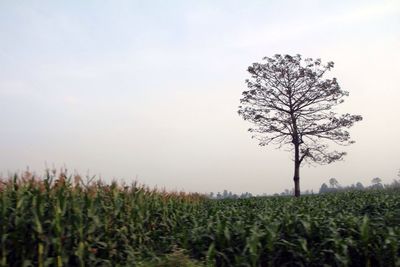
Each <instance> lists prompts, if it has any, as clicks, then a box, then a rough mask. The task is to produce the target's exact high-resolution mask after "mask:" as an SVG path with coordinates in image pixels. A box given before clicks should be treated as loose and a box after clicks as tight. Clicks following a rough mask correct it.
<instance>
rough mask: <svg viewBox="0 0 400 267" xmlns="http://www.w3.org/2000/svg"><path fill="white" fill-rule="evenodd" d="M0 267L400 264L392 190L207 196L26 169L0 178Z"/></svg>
mask: <svg viewBox="0 0 400 267" xmlns="http://www.w3.org/2000/svg"><path fill="white" fill-rule="evenodd" d="M0 196H1V197H0V212H1V215H0V227H1V228H0V233H1V251H0V265H1V266H40V267H41V266H324V265H325V266H400V190H399V189H388V190H369V191H352V192H343V193H335V194H325V195H313V196H303V197H301V198H292V197H259V198H250V199H239V200H210V199H206V198H204V197H202V196H201V195H197V194H184V193H168V192H163V191H157V190H150V189H148V188H146V187H143V186H139V185H137V184H133V185H130V186H122V185H118V184H117V183H112V184H110V185H107V184H102V183H100V182H95V183H91V184H89V185H88V184H85V183H82V179H80V177H79V176H77V177H75V178H72V179H68V178H67V177H66V176H65V175H60V176H58V177H57V178H56V177H54V175H52V174H49V175H48V176H47V178H45V179H43V180H39V179H36V178H34V177H33V176H32V175H31V174H26V175H24V177H22V178H18V177H15V178H13V179H7V180H2V181H1V183H0Z"/></svg>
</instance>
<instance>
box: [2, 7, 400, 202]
mask: <svg viewBox="0 0 400 267" xmlns="http://www.w3.org/2000/svg"><path fill="white" fill-rule="evenodd" d="M276 53H281V54H297V53H299V54H302V55H303V56H304V57H314V58H317V57H318V58H321V59H322V60H323V61H324V62H326V61H334V62H335V68H334V69H333V71H332V72H331V75H333V76H335V77H337V79H338V81H339V84H340V85H341V87H342V88H343V89H345V90H347V91H349V92H350V96H349V97H348V98H347V99H346V102H345V103H344V104H343V105H341V107H340V108H339V109H338V110H339V111H341V112H350V113H354V114H361V115H363V117H364V120H363V121H362V122H360V123H358V124H357V125H356V126H354V127H353V128H352V129H351V131H350V132H351V135H352V137H353V139H354V140H355V141H356V144H354V145H352V146H351V147H345V148H344V149H345V150H346V151H347V152H348V156H347V157H346V158H345V161H343V162H338V163H334V164H331V165H327V166H318V165H316V166H311V167H307V166H304V167H303V168H302V170H301V180H300V181H301V189H302V190H305V189H314V190H315V191H316V190H318V189H319V187H320V185H321V183H323V182H327V181H328V179H329V178H331V177H335V178H336V179H337V180H338V181H339V182H340V183H341V184H343V185H348V184H351V183H355V182H357V181H360V182H362V183H364V185H367V184H369V183H370V181H371V179H372V178H374V177H377V176H378V177H381V178H382V179H383V180H384V182H386V183H389V182H391V181H392V180H393V179H394V178H396V174H397V172H398V169H399V168H400V156H399V155H400V142H399V137H400V123H399V121H400V120H399V118H398V116H399V115H400V103H399V102H400V87H399V82H398V81H399V78H400V67H399V66H400V64H399V62H400V1H382V0H378V1H365V0H362V1H311V0H310V1H282V0H276V1H232V0H226V1H188V0H185V1H161V0H160V1H40V2H38V1H5V0H4V1H1V2H0V107H1V112H0V123H1V124H0V151H1V154H0V171H1V172H2V174H3V176H4V175H7V173H8V172H15V171H22V170H24V169H25V168H26V166H29V167H30V169H31V170H33V171H36V172H37V173H43V170H44V169H45V163H46V162H47V165H48V166H50V167H51V166H52V165H53V164H54V166H56V167H57V168H60V167H62V166H64V165H66V166H67V167H68V169H69V170H70V171H72V170H74V169H76V170H77V171H78V172H80V173H82V174H86V172H87V170H89V171H90V174H93V175H94V174H97V175H101V177H102V178H103V179H105V180H108V181H109V180H111V179H113V178H119V179H124V180H125V181H127V182H129V181H131V180H133V179H136V178H137V179H138V180H139V181H140V182H141V183H145V184H147V185H150V186H156V185H157V186H158V187H166V188H167V189H169V190H186V191H198V192H210V191H213V192H217V191H222V190H224V189H227V190H231V191H233V192H245V191H249V192H252V193H255V194H259V193H263V192H265V193H269V194H270V193H274V192H282V191H283V190H284V189H285V188H288V189H291V188H292V187H293V181H292V176H293V163H292V161H291V158H292V155H291V153H289V152H287V151H284V150H277V149H276V148H275V147H273V146H268V147H259V146H258V145H257V142H256V140H254V139H251V134H250V133H248V132H247V128H249V127H250V126H251V125H250V124H248V123H247V122H245V121H243V120H242V118H241V117H239V116H238V114H237V107H238V105H239V99H240V98H241V92H242V91H243V90H245V89H246V86H245V82H244V80H245V79H246V78H248V77H249V75H248V73H247V72H246V69H247V67H248V66H249V65H250V64H251V63H253V62H257V61H260V60H261V58H262V57H264V56H272V55H274V54H276Z"/></svg>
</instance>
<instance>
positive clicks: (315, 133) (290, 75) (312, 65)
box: [239, 54, 362, 196]
mask: <svg viewBox="0 0 400 267" xmlns="http://www.w3.org/2000/svg"><path fill="white" fill-rule="evenodd" d="M263 60H264V62H263V63H253V64H252V65H251V66H250V67H249V68H248V72H249V73H250V74H251V78H250V79H248V80H246V83H247V87H248V90H246V91H244V92H243V97H242V99H241V100H240V102H241V104H242V105H241V106H239V114H240V115H241V116H242V117H243V119H244V120H247V121H250V122H252V123H253V124H255V127H254V128H250V129H249V131H250V132H252V133H254V135H253V137H254V138H257V139H258V140H259V144H260V145H261V146H265V145H268V144H276V145H279V147H281V146H283V145H289V146H290V147H291V149H292V150H293V152H294V176H293V180H294V188H295V190H294V191H295V196H300V165H301V164H302V163H303V161H308V162H317V163H331V162H334V161H337V160H340V159H342V157H343V156H344V155H345V154H346V153H345V152H338V151H331V152H329V151H328V150H327V148H328V146H327V144H326V142H325V141H334V142H335V143H337V144H341V145H348V144H351V143H353V141H351V140H350V135H349V133H348V131H346V128H349V127H351V126H353V124H354V123H355V122H357V121H360V120H361V119H362V117H361V116H359V115H350V114H343V115H337V114H336V113H335V112H333V110H332V108H334V107H335V106H336V105H337V104H339V103H342V102H343V97H345V96H347V95H348V92H346V91H343V90H342V89H341V88H340V86H339V84H338V82H337V80H336V78H332V79H325V78H324V75H325V74H326V72H327V71H329V70H331V69H332V68H333V65H334V64H333V62H328V63H327V64H326V65H322V63H321V60H320V59H315V60H314V59H311V58H307V59H304V60H303V59H302V57H301V56H300V55H296V56H290V55H279V54H277V55H275V56H273V57H271V58H269V57H265V58H264V59H263Z"/></svg>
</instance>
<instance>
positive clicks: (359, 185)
mask: <svg viewBox="0 0 400 267" xmlns="http://www.w3.org/2000/svg"><path fill="white" fill-rule="evenodd" d="M356 188H357V189H358V190H363V189H364V186H363V184H362V183H361V182H357V183H356Z"/></svg>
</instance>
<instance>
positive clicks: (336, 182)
mask: <svg viewBox="0 0 400 267" xmlns="http://www.w3.org/2000/svg"><path fill="white" fill-rule="evenodd" d="M329 184H330V185H331V187H332V188H336V187H338V185H339V182H338V181H337V180H336V178H331V179H329Z"/></svg>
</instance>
